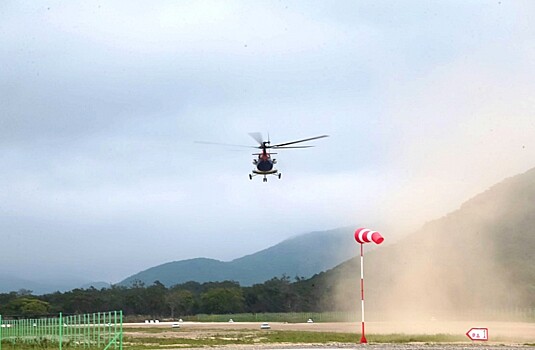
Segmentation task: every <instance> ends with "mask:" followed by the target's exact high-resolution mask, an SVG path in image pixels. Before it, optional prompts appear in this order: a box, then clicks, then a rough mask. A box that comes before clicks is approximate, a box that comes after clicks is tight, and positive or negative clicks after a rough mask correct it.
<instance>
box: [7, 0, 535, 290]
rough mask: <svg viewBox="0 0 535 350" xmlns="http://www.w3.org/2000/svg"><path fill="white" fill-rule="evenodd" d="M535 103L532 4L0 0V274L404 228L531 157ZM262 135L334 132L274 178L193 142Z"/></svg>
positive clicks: (53, 272)
mask: <svg viewBox="0 0 535 350" xmlns="http://www.w3.org/2000/svg"><path fill="white" fill-rule="evenodd" d="M534 112H535V6H534V5H533V3H532V2H530V1H525V2H523V1H507V0H501V1H466V0H459V1H377V0H373V1H130V0H129V1H102V2H99V1H53V0H51V1H40V2H39V1H10V0H8V1H2V2H1V3H0V161H1V168H0V169H1V170H0V199H1V200H0V272H2V273H7V274H18V275H19V276H23V277H28V278H36V277H37V276H41V277H48V276H51V277H57V276H77V277H79V278H82V279H86V280H104V281H108V282H118V281H120V280H122V279H123V278H125V277H127V276H129V275H131V274H133V273H136V272H138V271H140V270H144V269H146V268H148V267H151V266H154V265H157V264H160V263H164V262H169V261H174V260H182V259H188V258H195V257H209V258H215V259H220V260H232V259H234V258H237V257H241V256H243V255H245V254H250V253H253V252H255V251H258V250H261V249H264V248H267V247H269V246H271V245H274V244H276V243H278V242H280V241H282V240H284V239H286V238H289V237H292V236H294V235H297V234H301V233H306V232H310V231H317V230H324V229H332V228H337V227H341V226H347V225H350V226H352V225H355V226H360V225H362V226H373V228H375V229H379V230H381V231H382V233H383V235H384V236H385V237H386V239H387V240H389V239H396V238H397V237H400V236H401V235H402V234H404V233H406V232H409V231H410V230H411V229H414V228H417V227H419V226H420V225H422V224H423V223H424V222H426V221H429V220H432V219H434V218H438V217H440V216H442V215H444V214H446V213H448V212H450V211H452V210H455V209H456V208H458V207H459V205H460V204H461V203H462V202H463V201H464V200H466V199H468V198H470V197H471V196H473V195H475V194H477V193H479V192H482V191H484V190H485V189H487V188H488V187H489V186H491V185H492V184H494V183H496V182H498V181H501V180H502V179H504V178H505V177H508V176H512V175H515V174H518V173H521V172H524V171H526V170H528V169H530V168H532V167H534V166H535V114H534ZM249 132H262V133H264V135H267V134H268V133H269V135H270V139H271V141H272V142H275V143H280V142H285V141H292V140H296V139H300V138H307V137H312V136H317V135H322V134H328V135H330V137H329V138H326V139H321V140H316V141H314V142H312V143H311V144H313V145H315V146H316V147H315V148H310V149H304V150H287V151H280V152H279V154H278V155H277V156H276V158H277V159H278V164H277V166H278V169H279V170H280V171H281V172H282V179H281V180H278V179H276V178H275V177H272V178H270V179H269V182H268V183H262V181H261V178H260V177H257V178H255V179H253V181H250V180H249V178H248V173H249V172H250V171H251V170H252V168H253V165H252V164H251V160H252V158H253V156H252V155H251V154H250V153H251V152H249V150H247V149H243V148H242V149H240V148H237V147H218V146H213V145H205V144H199V143H195V141H198V140H200V141H212V142H221V143H230V144H242V145H251V146H253V145H254V144H255V141H254V140H253V139H252V138H250V137H249V136H248V133H249ZM355 228H356V227H355Z"/></svg>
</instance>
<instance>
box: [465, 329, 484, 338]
mask: <svg viewBox="0 0 535 350" xmlns="http://www.w3.org/2000/svg"><path fill="white" fill-rule="evenodd" d="M466 335H467V336H468V338H470V339H471V340H489V329H488V328H470V330H469V331H468V332H466Z"/></svg>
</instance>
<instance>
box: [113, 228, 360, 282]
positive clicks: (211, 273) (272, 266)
mask: <svg viewBox="0 0 535 350" xmlns="http://www.w3.org/2000/svg"><path fill="white" fill-rule="evenodd" d="M350 238H351V229H350V228H337V229H333V230H328V231H315V232H310V233H305V234H300V235H297V236H294V237H292V238H289V239H286V240H284V241H282V242H280V243H278V244H276V245H274V246H271V247H268V248H266V249H263V250H260V251H258V252H256V253H253V254H248V255H245V256H243V257H240V258H237V259H234V260H231V261H228V262H224V261H220V260H216V259H209V258H194V259H187V260H179V261H173V262H168V263H164V264H161V265H157V266H154V267H151V268H149V269H147V270H144V271H141V272H139V273H136V274H134V275H132V276H129V277H127V278H125V279H124V280H122V281H121V282H119V284H120V285H124V286H128V285H131V284H132V283H134V282H136V281H140V282H143V283H145V284H151V283H154V282H155V281H159V282H161V283H162V284H164V285H166V286H171V285H174V284H179V283H184V282H188V281H195V282H200V283H202V282H215V281H224V280H232V281H236V282H239V283H240V284H241V285H244V286H247V285H252V284H255V283H262V282H264V281H266V280H269V279H271V278H274V277H281V276H282V275H286V276H289V277H304V278H309V277H311V276H312V275H314V274H316V273H319V272H321V271H324V270H327V269H329V268H332V267H334V266H336V265H337V264H339V263H341V262H342V261H345V260H347V259H349V258H351V257H352V256H355V254H356V250H355V249H354V247H351V246H348V244H347V243H348V242H350ZM311 262H312V263H311Z"/></svg>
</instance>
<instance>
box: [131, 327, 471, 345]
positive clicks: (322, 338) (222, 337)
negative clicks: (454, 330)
mask: <svg viewBox="0 0 535 350" xmlns="http://www.w3.org/2000/svg"><path fill="white" fill-rule="evenodd" d="M367 340H368V342H369V343H410V342H420V343H448V342H459V341H465V340H466V339H465V338H464V337H462V336H455V335H449V334H436V335H412V334H386V335H383V334H377V335H376V334H370V335H368V336H367ZM359 341H360V334H354V333H336V332H306V331H256V330H237V331H231V332H221V331H215V330H212V331H206V332H199V333H198V334H195V337H165V336H162V337H153V336H151V337H145V336H143V335H142V334H139V335H135V336H130V335H128V336H125V344H126V345H127V347H128V349H131V350H143V349H149V348H150V349H165V348H168V347H173V346H174V347H177V348H180V347H213V346H220V345H253V344H277V343H284V344H303V343H304V344H329V343H345V344H356V343H359Z"/></svg>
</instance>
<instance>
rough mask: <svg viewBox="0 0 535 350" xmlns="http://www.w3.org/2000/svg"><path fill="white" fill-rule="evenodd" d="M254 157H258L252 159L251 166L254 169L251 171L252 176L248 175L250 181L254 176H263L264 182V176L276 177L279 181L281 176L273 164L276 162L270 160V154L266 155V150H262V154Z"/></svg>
mask: <svg viewBox="0 0 535 350" xmlns="http://www.w3.org/2000/svg"><path fill="white" fill-rule="evenodd" d="M254 155H258V158H257V159H253V164H254V165H255V166H256V169H253V171H252V173H253V175H249V178H250V179H252V176H254V175H264V182H266V181H267V178H266V175H276V176H278V177H279V179H280V177H281V175H280V173H279V171H278V170H277V169H275V168H274V164H276V163H277V160H276V159H273V158H271V154H270V153H268V152H267V151H266V149H263V150H262V153H257V154H254Z"/></svg>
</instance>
